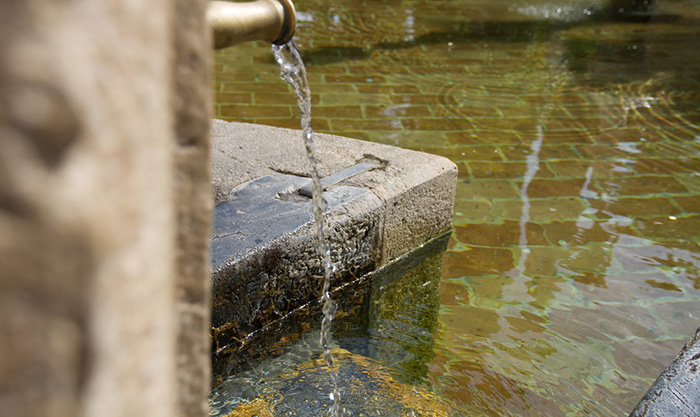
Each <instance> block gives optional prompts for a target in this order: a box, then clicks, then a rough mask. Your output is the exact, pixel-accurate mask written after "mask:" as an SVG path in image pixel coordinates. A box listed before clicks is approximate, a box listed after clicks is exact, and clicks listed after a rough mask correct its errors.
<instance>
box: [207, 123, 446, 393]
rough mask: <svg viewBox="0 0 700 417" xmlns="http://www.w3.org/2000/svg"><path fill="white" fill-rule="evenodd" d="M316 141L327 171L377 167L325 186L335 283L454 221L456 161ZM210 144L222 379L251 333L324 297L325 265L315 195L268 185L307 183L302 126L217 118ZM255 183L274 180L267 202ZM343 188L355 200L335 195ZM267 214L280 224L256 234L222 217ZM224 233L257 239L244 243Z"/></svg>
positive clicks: (217, 367)
mask: <svg viewBox="0 0 700 417" xmlns="http://www.w3.org/2000/svg"><path fill="white" fill-rule="evenodd" d="M314 144H315V149H316V152H317V153H316V157H317V159H318V161H319V166H318V168H319V173H320V175H321V176H322V177H325V176H328V175H330V174H332V173H335V172H338V171H340V170H342V169H345V168H348V167H351V166H353V165H355V164H356V163H359V162H361V161H371V162H374V163H376V166H377V167H376V168H374V169H371V170H368V171H364V172H361V173H358V174H356V175H354V176H351V177H349V178H347V179H345V180H344V181H342V182H340V183H339V184H337V185H334V186H332V187H331V188H330V189H329V190H327V191H326V192H325V193H324V195H325V198H326V199H327V200H328V201H329V207H330V208H329V211H328V212H327V215H326V218H325V222H324V224H325V227H326V237H327V239H328V242H329V245H330V250H331V261H332V262H333V264H334V266H335V267H336V268H337V270H336V273H335V275H334V278H333V282H332V286H331V288H332V289H333V290H335V289H337V288H339V287H342V286H344V285H346V284H349V283H351V282H353V281H354V280H356V279H358V278H359V277H361V276H363V275H365V274H367V273H368V272H370V271H372V270H374V269H376V268H378V267H380V266H381V265H384V264H387V263H388V262H390V261H391V260H393V259H396V258H398V257H400V256H402V255H404V254H405V253H407V252H409V251H410V250H412V249H414V248H415V247H418V246H420V245H422V244H424V243H425V242H427V241H429V240H430V239H431V238H433V237H435V236H437V235H439V234H441V233H443V232H445V231H446V230H448V229H449V228H450V227H451V221H452V203H453V200H454V189H455V182H456V167H455V165H454V164H452V163H451V162H449V161H448V160H447V159H444V158H442V157H438V156H434V155H428V154H424V153H420V152H415V151H409V150H404V149H399V148H395V147H391V146H387V145H380V144H375V143H369V142H362V141H358V140H354V139H348V138H342V137H338V136H330V135H316V136H315V138H314ZM212 148H213V150H212V172H213V176H212V182H213V193H214V198H215V200H216V202H217V203H218V204H219V206H218V207H217V209H216V213H217V214H216V219H215V224H216V225H217V226H216V228H215V232H216V233H215V234H214V235H213V237H212V245H213V247H214V249H215V250H214V254H215V255H216V256H215V258H214V259H213V264H212V282H213V291H214V293H213V302H212V308H213V316H212V326H213V333H212V336H213V339H214V346H213V349H214V353H215V355H214V358H215V360H214V373H215V375H216V376H215V381H218V380H220V377H221V376H222V375H225V374H228V373H230V372H232V371H234V370H235V368H236V367H237V366H238V365H239V363H240V360H241V359H242V358H244V357H249V356H250V355H252V353H250V352H249V351H248V349H249V346H247V345H248V343H247V342H246V341H247V340H248V338H249V337H250V335H251V334H254V333H256V332H257V331H259V330H260V329H264V328H268V329H269V328H271V327H275V326H277V323H279V321H280V320H281V319H283V318H284V317H285V316H287V315H289V314H290V313H293V312H295V311H300V309H307V308H308V307H307V306H309V305H311V304H312V303H313V302H315V301H316V300H318V298H320V296H321V294H320V290H321V288H322V280H323V270H322V268H321V265H322V262H321V259H320V255H319V253H318V241H317V238H316V231H315V230H316V229H315V225H314V223H313V222H312V221H311V215H310V213H311V203H310V201H308V200H307V201H301V202H300V203H296V202H294V203H292V202H287V201H278V200H277V199H278V198H279V197H276V196H279V195H280V194H282V192H280V191H279V190H278V191H275V190H276V188H275V189H274V190H271V191H270V190H267V188H269V187H282V188H284V187H287V185H285V184H290V185H289V186H293V185H294V183H299V184H301V183H302V182H303V180H304V178H303V177H305V176H308V159H307V158H308V157H307V155H306V151H305V148H304V144H303V138H302V134H301V131H299V130H289V129H280V128H274V127H269V126H259V125H250V124H244V123H227V122H222V121H214V122H213V126H212ZM283 174H284V175H283ZM285 181H286V182H285ZM298 186H299V185H297V187H298ZM251 187H253V188H255V187H267V188H265V189H266V190H267V191H265V192H262V189H261V188H256V189H257V190H258V191H259V192H257V193H254V194H253V196H256V197H257V198H259V199H260V201H257V202H256V201H255V199H254V198H252V197H251V196H250V195H249V189H250V188H251ZM353 190H362V192H354V191H353ZM351 191H352V192H351ZM343 193H345V194H346V195H348V196H351V198H345V199H343V198H336V197H335V195H336V194H338V195H340V194H343ZM286 198H292V197H291V196H290V197H286ZM296 198H297V199H299V198H301V196H297V197H296ZM246 199H248V200H251V201H248V200H246ZM243 200H246V201H243ZM268 200H269V201H268ZM336 200H337V201H336ZM295 201H296V200H295ZM256 204H257V206H256ZM228 206H231V208H230V209H223V207H228ZM234 206H235V207H238V208H237V209H236V208H234ZM297 206H299V207H298V209H297ZM220 207H221V208H222V209H220ZM256 207H257V208H256ZM280 210H289V212H284V213H280V212H279V211H280ZM264 211H267V212H269V213H273V214H270V216H275V224H278V225H279V226H275V227H283V230H279V231H266V230H267V229H266V227H263V228H260V227H258V226H257V225H255V228H254V230H253V231H250V232H249V231H246V230H245V229H246V227H241V228H238V229H239V230H237V231H236V232H233V234H232V233H231V232H230V231H229V232H226V230H228V229H230V227H227V226H226V224H222V221H227V222H238V221H241V222H242V223H241V224H242V225H246V224H248V222H249V221H248V220H246V219H248V218H250V219H258V217H259V216H260V215H261V213H262V212H264ZM221 216H223V217H225V218H226V219H228V220H226V219H224V220H222V219H220V218H219V217H221ZM282 217H283V218H282ZM285 219H287V220H285ZM250 221H251V222H253V223H255V222H258V221H259V219H258V220H250ZM269 223H270V224H272V222H269ZM272 232H275V233H272ZM248 235H250V239H249V238H248V237H246V236H248ZM227 239H228V240H230V239H241V240H242V241H243V240H245V242H253V241H255V240H257V243H245V244H244V245H243V246H241V245H240V244H236V243H235V242H227ZM251 239H252V240H251ZM221 245H224V246H226V245H228V246H230V247H231V250H230V251H229V253H227V254H226V253H225V255H227V256H228V258H226V259H224V258H222V257H221V256H219V255H218V254H219V252H221V251H220V250H219V249H220V246H221ZM246 245H248V246H249V247H246ZM275 328H276V327H275ZM301 330H303V329H301Z"/></svg>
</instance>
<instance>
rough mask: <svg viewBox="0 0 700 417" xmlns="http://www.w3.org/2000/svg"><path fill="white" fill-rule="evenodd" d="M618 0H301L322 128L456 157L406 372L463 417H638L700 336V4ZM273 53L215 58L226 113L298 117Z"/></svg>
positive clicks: (252, 49)
mask: <svg viewBox="0 0 700 417" xmlns="http://www.w3.org/2000/svg"><path fill="white" fill-rule="evenodd" d="M618 3H620V2H609V1H602V0H601V1H581V2H579V1H573V2H572V1H561V2H556V1H552V0H548V1H544V0H512V1H493V0H489V1H486V0H453V1H449V2H448V1H440V0H403V1H399V0H384V1H379V0H365V1H355V0H353V1H351V0H341V1H336V2H325V1H320V0H298V1H296V2H295V4H296V6H297V9H298V10H300V11H302V12H303V13H304V14H303V16H304V18H303V19H300V20H301V22H300V26H299V28H298V30H297V35H296V37H297V43H298V44H299V46H300V49H301V50H302V55H303V57H304V60H305V61H306V63H307V69H308V72H309V82H310V85H311V90H312V102H313V105H314V117H315V120H314V122H312V123H315V130H316V131H320V132H331V133H335V134H340V135H344V136H350V137H356V138H360V139H365V140H371V141H376V142H382V143H387V144H393V145H398V146H402V147H406V148H412V149H417V150H422V151H426V152H430V153H435V154H440V155H443V156H446V157H448V158H450V159H452V160H453V161H454V162H455V163H457V165H458V166H459V169H460V173H459V183H458V190H457V201H456V202H455V220H454V226H455V229H454V233H453V235H452V239H451V241H450V244H449V248H448V251H447V252H446V253H445V255H444V257H443V261H442V262H443V263H442V281H441V283H440V304H439V307H437V308H438V310H437V313H436V314H437V318H436V320H437V324H436V325H435V326H434V327H433V328H432V329H433V330H431V332H430V334H429V335H423V336H421V337H427V338H429V339H430V340H431V344H430V347H431V351H432V352H433V354H432V356H431V357H430V359H429V360H428V361H425V360H423V361H422V362H420V364H417V365H416V366H407V367H405V368H404V369H402V368H401V367H398V368H395V370H396V372H398V374H399V377H398V378H399V379H400V380H401V381H402V382H410V383H413V384H416V385H421V386H423V387H426V386H428V387H432V389H433V390H434V391H435V392H436V393H439V394H440V395H442V396H444V397H446V398H448V399H449V400H450V401H452V402H453V403H454V404H455V405H456V406H457V407H458V408H460V409H461V410H462V411H461V414H459V415H508V416H511V415H513V416H526V415H551V416H559V415H567V414H575V415H601V416H607V415H626V414H627V413H629V412H630V411H631V410H632V408H633V407H634V405H635V404H636V403H637V402H638V401H639V399H640V398H641V397H642V395H643V394H644V392H645V391H646V390H647V388H648V387H649V385H650V384H651V382H652V381H653V379H654V378H655V377H656V376H657V375H658V374H659V373H660V372H661V371H662V370H663V368H664V366H665V365H666V364H667V363H668V362H669V361H670V360H671V359H672V358H673V357H674V356H675V354H676V353H677V352H678V351H679V350H680V348H681V347H682V345H683V343H684V342H685V341H686V340H687V339H688V338H689V337H690V335H691V334H692V333H693V332H694V331H695V329H696V328H697V327H699V326H700V311H699V309H698V307H697V306H698V305H700V304H698V302H700V246H699V245H700V238H699V236H700V198H699V196H700V172H699V171H700V54H698V53H697V45H698V42H700V3H698V2H697V1H694V0H676V1H661V0H658V1H656V2H655V9H654V10H653V13H651V14H649V13H648V12H646V15H644V16H641V15H639V16H637V17H635V18H632V19H626V21H623V20H625V19H620V18H619V16H614V14H615V13H614V12H615V10H617V9H618V8H619V6H618ZM613 6H614V7H613ZM268 54H269V52H268V49H267V47H263V46H255V45H245V46H241V47H237V48H232V49H231V50H228V51H224V52H220V53H218V55H217V56H216V65H217V68H216V70H217V78H216V79H217V84H216V88H217V93H216V94H217V112H218V115H219V116H220V117H223V118H227V119H229V120H242V121H253V122H257V123H264V124H273V125H279V126H285V127H292V128H294V127H296V124H297V120H296V119H295V118H294V117H293V114H294V113H293V110H291V104H290V103H289V101H288V100H289V99H288V98H286V96H287V95H289V93H287V92H286V91H280V89H282V90H283V88H284V87H283V86H281V85H280V84H279V83H277V82H276V80H275V77H276V74H275V69H274V64H273V63H272V60H271V58H270V57H269V56H268ZM251 74H254V75H251ZM399 301H400V300H386V303H387V305H389V306H391V305H392V303H397V304H396V307H397V308H398V307H399V306H400V302H399ZM426 314H428V313H426ZM379 333H380V332H379V331H377V332H376V334H375V336H376V337H378V339H376V340H378V342H376V343H377V347H378V348H380V349H381V340H382V339H381V335H380V334H379ZM399 336H401V333H394V334H393V336H392V337H399ZM373 337H374V336H373ZM387 346H390V344H388V345H387ZM394 346H395V345H394ZM426 346H427V345H426ZM348 350H350V351H352V349H351V348H348ZM353 353H361V354H367V352H365V353H362V352H353ZM409 353H410V352H409ZM401 354H402V351H401V350H400V349H395V350H393V351H391V350H390V349H388V350H387V352H386V355H385V357H386V361H387V362H391V358H392V355H393V356H400V355H401ZM406 354H407V355H408V353H406ZM368 356H369V355H368ZM421 357H422V358H424V357H425V355H423V356H421Z"/></svg>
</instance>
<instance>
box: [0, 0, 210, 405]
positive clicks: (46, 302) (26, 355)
mask: <svg viewBox="0 0 700 417" xmlns="http://www.w3.org/2000/svg"><path fill="white" fill-rule="evenodd" d="M203 7H204V2H203V1H199V0H179V1H176V2H169V1H166V0H154V1H148V2H142V1H108V2H102V1H96V2H95V1H86V0H72V1H63V0H60V1H56V0H8V1H3V2H0V317H2V318H1V319H0V410H2V414H3V415H11V416H45V415H51V416H57V417H59V416H67V417H73V416H80V415H84V416H94V415H100V416H125V417H126V416H129V417H131V416H135V415H142V416H172V415H183V416H184V415H187V416H203V415H205V413H206V404H205V401H206V392H207V391H208V382H209V368H208V366H209V363H208V356H207V350H208V349H207V348H208V343H209V341H208V325H207V323H208V320H209V311H208V310H209V309H208V300H209V281H208V277H207V273H208V272H207V269H208V257H207V245H208V240H209V218H210V211H211V199H210V191H209V180H208V144H207V142H208V141H207V135H208V116H209V108H208V104H207V103H209V98H208V94H209V83H208V80H207V76H208V63H207V56H208V41H207V36H206V31H205V30H204V28H203Z"/></svg>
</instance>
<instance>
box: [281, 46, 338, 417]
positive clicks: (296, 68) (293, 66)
mask: <svg viewBox="0 0 700 417" xmlns="http://www.w3.org/2000/svg"><path fill="white" fill-rule="evenodd" d="M272 53H273V54H274V56H275V61H277V63H278V64H279V67H280V77H281V78H282V79H283V80H284V81H285V82H286V83H287V84H289V85H290V86H291V87H292V89H293V90H294V97H295V98H296V100H297V105H298V107H299V115H300V118H301V129H302V133H303V137H304V144H305V145H306V153H307V155H308V158H309V172H310V174H311V180H312V182H313V187H312V206H313V215H314V222H315V223H316V230H317V237H318V249H319V252H320V253H321V255H322V256H323V269H324V277H323V291H322V294H323V295H322V298H323V320H322V322H321V337H320V343H321V347H322V348H323V358H324V360H325V361H326V364H327V365H328V369H329V373H330V378H331V382H332V386H333V389H332V392H331V393H330V398H331V399H332V400H333V405H332V406H331V407H330V410H329V415H330V416H334V417H342V415H343V409H342V407H341V406H340V391H339V389H338V371H337V369H336V367H335V365H334V362H333V355H332V354H331V351H330V348H329V345H328V337H329V334H330V328H331V323H332V321H333V318H334V317H335V313H336V310H337V305H336V303H335V301H333V300H332V299H331V296H330V286H331V277H332V275H333V269H334V267H333V265H332V263H331V255H330V253H331V252H330V248H329V246H328V242H327V240H326V239H325V236H324V228H323V216H324V213H325V211H326V201H325V200H324V199H323V188H322V187H321V176H320V175H319V173H318V169H317V165H318V164H317V161H316V156H315V152H314V141H313V135H314V132H313V130H312V129H311V90H310V89H309V84H308V80H307V77H306V68H305V67H304V62H303V61H302V59H301V55H300V54H299V50H298V49H297V46H296V44H295V43H294V41H290V42H287V43H286V44H284V45H272Z"/></svg>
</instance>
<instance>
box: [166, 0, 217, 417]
mask: <svg viewBox="0 0 700 417" xmlns="http://www.w3.org/2000/svg"><path fill="white" fill-rule="evenodd" d="M206 6H207V2H206V1H203V0H199V1H191V0H177V1H175V2H173V7H174V8H175V15H174V19H173V23H172V24H173V28H172V33H173V36H174V39H173V48H172V51H173V54H174V58H173V59H174V62H173V65H172V72H173V87H172V88H173V93H172V96H171V100H172V113H173V117H174V123H175V140H176V146H175V148H174V163H175V173H174V177H173V181H174V184H173V186H174V196H173V198H174V199H173V204H174V207H175V216H176V218H175V220H176V236H175V245H176V247H175V269H176V270H175V274H174V275H175V297H176V299H175V303H176V305H175V317H176V318H177V329H176V332H177V335H176V336H177V342H176V347H175V349H176V373H177V384H178V385H177V391H176V395H177V397H176V398H177V406H178V407H177V413H178V415H180V416H191V417H196V416H205V415H207V414H208V412H209V407H208V402H207V398H208V396H209V391H210V384H209V381H210V379H211V376H210V374H211V371H210V368H211V360H210V355H209V352H210V349H211V340H210V338H209V329H210V324H209V323H210V315H211V309H210V303H211V300H210V298H211V285H210V281H209V279H208V278H209V231H210V223H211V213H212V209H213V205H214V204H213V201H212V200H211V197H210V196H211V186H210V180H209V176H210V166H209V159H210V158H209V154H210V149H209V115H210V113H211V107H212V106H211V93H210V90H211V87H210V82H211V81H210V77H209V71H210V55H211V51H210V45H211V40H210V36H209V35H210V33H209V31H208V28H207V26H206V22H205V19H204V16H205V9H206Z"/></svg>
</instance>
